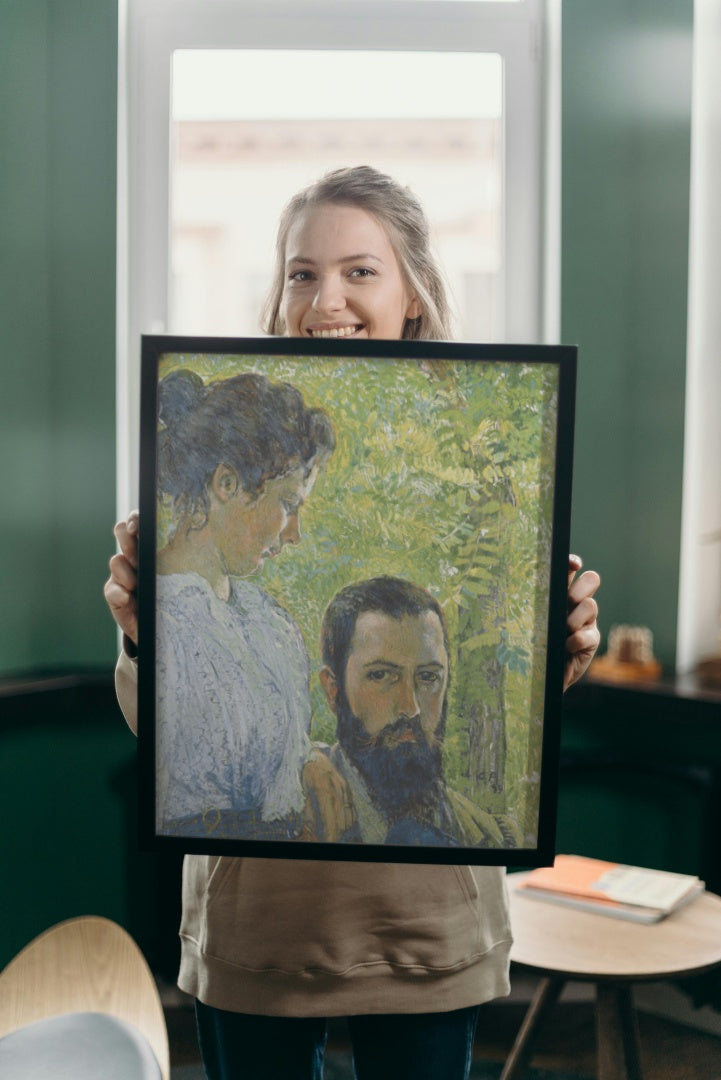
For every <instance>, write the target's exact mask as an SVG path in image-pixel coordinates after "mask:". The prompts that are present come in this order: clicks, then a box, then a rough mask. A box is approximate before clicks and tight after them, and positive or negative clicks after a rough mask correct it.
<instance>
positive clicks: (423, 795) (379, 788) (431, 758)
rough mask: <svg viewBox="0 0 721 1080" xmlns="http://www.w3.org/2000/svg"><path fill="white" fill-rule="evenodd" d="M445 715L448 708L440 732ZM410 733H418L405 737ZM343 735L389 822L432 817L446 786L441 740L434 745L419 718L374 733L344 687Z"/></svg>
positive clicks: (341, 698)
mask: <svg viewBox="0 0 721 1080" xmlns="http://www.w3.org/2000/svg"><path fill="white" fill-rule="evenodd" d="M444 719H445V710H444V715H443V717H442V718H441V723H440V725H439V731H440V732H442V730H443V726H444ZM407 733H411V734H412V736H413V738H412V739H407V740H406V739H402V738H401V739H400V741H399V737H401V736H403V735H404V734H407ZM338 741H339V743H340V745H341V747H342V748H343V750H344V751H345V753H346V755H347V756H348V758H349V759H350V760H351V762H352V763H353V765H355V767H356V769H357V770H358V772H359V773H360V774H361V776H362V777H363V780H364V781H365V784H366V786H367V788H368V791H369V793H370V795H371V798H372V800H373V803H374V805H375V806H376V807H377V808H378V809H379V810H380V811H381V813H382V814H383V816H384V818H385V819H386V821H387V822H388V824H389V825H392V824H394V823H395V822H398V821H401V820H402V819H405V818H412V819H413V820H415V821H418V822H427V823H429V824H430V823H432V821H433V818H434V815H435V811H436V810H437V808H438V806H439V803H440V799H441V796H442V793H443V789H444V782H443V762H442V756H441V742H440V739H434V741H433V743H432V744H431V745H429V743H428V739H427V738H426V735H425V732H424V731H423V728H422V727H421V724H420V721H419V720H417V719H413V720H407V719H405V718H403V719H401V720H397V721H396V722H395V723H394V724H389V725H388V726H387V727H384V728H382V729H381V731H379V732H378V733H377V734H376V735H369V734H368V732H367V731H366V729H365V727H364V726H363V722H362V721H361V720H359V719H358V717H357V716H353V714H352V712H351V710H350V706H349V705H348V701H347V699H346V697H345V694H344V693H343V692H342V691H341V693H340V694H339V695H338Z"/></svg>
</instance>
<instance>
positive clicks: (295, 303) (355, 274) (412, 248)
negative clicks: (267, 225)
mask: <svg viewBox="0 0 721 1080" xmlns="http://www.w3.org/2000/svg"><path fill="white" fill-rule="evenodd" d="M450 322H451V319H450V309H449V305H448V300H447V297H446V289H445V286H444V283H443V280H442V277H441V273H440V270H439V269H438V265H437V263H436V261H435V259H434V258H433V255H432V253H431V248H430V233H429V228H428V222H427V219H426V216H425V212H424V210H423V207H422V206H421V204H420V202H419V201H418V199H417V197H416V196H415V195H414V194H413V192H412V191H410V189H409V188H406V187H403V186H402V185H401V184H399V183H397V182H396V181H395V180H394V179H393V178H391V177H390V176H386V175H385V174H384V173H380V172H378V170H377V169H372V168H369V167H368V166H357V167H355V168H344V169H335V170H334V171H333V172H330V173H327V174H326V175H325V176H323V177H321V179H320V180H318V181H316V182H315V183H314V184H311V185H310V186H309V187H307V188H305V189H304V190H303V191H300V192H299V193H298V194H297V195H295V196H294V197H293V198H292V199H291V200H290V202H289V203H288V205H287V206H286V208H285V210H284V211H283V215H282V217H281V219H280V224H279V226H278V237H277V241H276V261H275V274H274V279H273V285H272V288H271V292H270V296H269V298H268V302H267V304H266V311H265V319H264V328H265V329H266V330H267V332H268V333H270V334H290V335H291V336H294V337H370V338H387V339H391V340H393V339H398V338H408V339H415V340H418V339H438V340H447V339H449V338H450V337H451V336H452V334H451V327H450Z"/></svg>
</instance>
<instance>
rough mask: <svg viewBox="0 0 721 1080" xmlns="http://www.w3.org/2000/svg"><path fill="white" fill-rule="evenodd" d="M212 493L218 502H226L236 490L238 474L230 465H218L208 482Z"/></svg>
mask: <svg viewBox="0 0 721 1080" xmlns="http://www.w3.org/2000/svg"><path fill="white" fill-rule="evenodd" d="M210 486H211V488H212V489H213V494H214V495H215V497H216V498H217V499H219V500H220V502H223V503H225V502H228V500H229V499H232V498H233V496H234V495H235V493H236V492H237V490H238V487H239V484H238V474H237V473H236V471H235V469H231V467H230V465H219V466H218V468H217V469H216V470H215V472H214V473H213V479H212V480H211V482H210Z"/></svg>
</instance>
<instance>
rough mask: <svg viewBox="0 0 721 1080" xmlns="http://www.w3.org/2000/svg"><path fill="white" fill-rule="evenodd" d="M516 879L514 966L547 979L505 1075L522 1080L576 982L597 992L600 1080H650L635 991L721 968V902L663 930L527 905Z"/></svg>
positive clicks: (710, 898)
mask: <svg viewBox="0 0 721 1080" xmlns="http://www.w3.org/2000/svg"><path fill="white" fill-rule="evenodd" d="M525 876H526V875H525V874H509V875H508V885H509V893H510V901H511V925H512V927H513V936H514V944H513V948H512V950H511V960H513V961H514V962H515V963H517V964H522V965H523V966H524V967H527V968H530V969H532V970H533V971H535V972H537V973H540V974H541V975H542V976H543V978H542V979H541V981H540V983H539V985H538V988H537V990H536V992H535V994H534V997H533V1000H532V1001H531V1004H530V1006H529V1008H528V1012H527V1013H526V1016H525V1019H524V1021H523V1024H522V1025H521V1029H520V1031H519V1033H518V1035H517V1037H516V1041H515V1043H514V1045H513V1048H512V1050H511V1053H510V1055H509V1057H508V1060H507V1062H506V1065H505V1067H504V1069H503V1072H502V1074H501V1080H518V1078H520V1077H522V1076H523V1074H524V1071H525V1069H526V1066H527V1065H528V1063H529V1061H530V1058H531V1055H532V1052H533V1043H534V1039H535V1036H536V1034H537V1032H538V1030H539V1027H540V1024H541V1023H542V1021H543V1019H544V1017H546V1016H547V1015H548V1013H549V1011H550V1010H551V1008H552V1007H553V1005H554V1004H555V1002H556V1001H557V1000H558V997H559V995H560V993H561V990H562V989H563V986H564V984H565V983H566V982H568V981H569V980H576V981H580V982H592V983H595V986H596V1034H597V1044H598V1077H599V1080H643V1074H642V1072H641V1063H640V1057H639V1048H638V1029H637V1024H636V1017H635V1014H634V1010H633V999H632V986H633V983H637V982H656V981H658V980H661V979H669V978H678V977H681V976H684V975H686V976H687V975H697V974H700V973H701V972H703V971H709V970H711V969H712V968H715V967H719V966H721V898H720V897H718V896H716V895H714V894H713V893H709V892H706V893H703V894H702V895H701V896H699V897H697V898H696V899H695V900H693V901H691V903H690V904H687V905H686V906H685V907H683V908H681V909H679V910H678V911H675V912H674V913H673V914H671V915H669V916H667V917H666V918H665V919H663V920H662V921H661V922H658V923H652V924H650V925H649V924H646V923H636V922H626V921H624V920H621V919H616V918H611V917H609V916H608V915H596V914H593V913H589V912H586V911H577V910H575V909H573V908H568V907H562V906H560V905H557V904H551V903H543V902H542V901H540V900H534V899H528V897H526V896H524V895H523V890H522V889H521V890H519V889H518V883H519V882H520V881H521V880H523V878H524V877H525Z"/></svg>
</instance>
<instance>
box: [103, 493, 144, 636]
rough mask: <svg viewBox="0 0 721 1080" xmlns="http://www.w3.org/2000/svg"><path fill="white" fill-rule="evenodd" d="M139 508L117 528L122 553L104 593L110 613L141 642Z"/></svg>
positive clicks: (112, 563) (113, 561)
mask: <svg viewBox="0 0 721 1080" xmlns="http://www.w3.org/2000/svg"><path fill="white" fill-rule="evenodd" d="M139 520H140V519H139V515H138V511H137V510H133V511H132V512H131V513H130V514H128V518H127V520H126V521H119V522H118V524H117V525H116V526H115V528H114V529H113V532H114V534H115V539H116V540H117V541H118V546H119V548H120V553H119V554H117V555H113V557H112V559H111V560H110V577H109V578H108V580H107V581H106V582H105V588H104V589H103V592H104V594H105V599H106V601H107V604H108V607H109V608H110V612H111V614H112V616H113V618H114V619H115V621H116V623H117V624H118V626H119V627H120V629H121V630H122V631H123V633H124V634H125V635H126V636H127V637H129V638H130V640H131V641H132V642H133V644H134V645H137V644H138V600H137V589H138V528H139Z"/></svg>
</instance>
